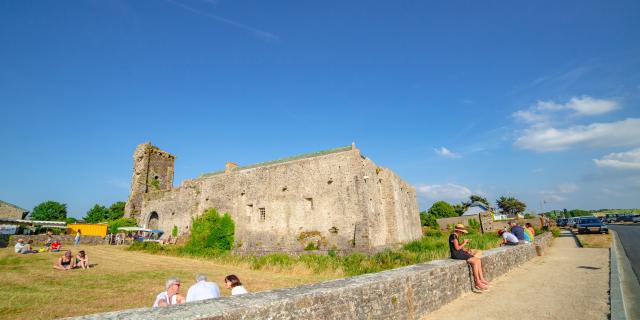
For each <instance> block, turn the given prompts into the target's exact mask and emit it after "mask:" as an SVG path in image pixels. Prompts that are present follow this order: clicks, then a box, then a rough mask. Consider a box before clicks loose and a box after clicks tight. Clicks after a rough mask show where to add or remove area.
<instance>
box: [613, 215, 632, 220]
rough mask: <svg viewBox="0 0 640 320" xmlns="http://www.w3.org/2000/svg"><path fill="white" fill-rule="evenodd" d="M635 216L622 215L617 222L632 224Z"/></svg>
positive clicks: (617, 218)
mask: <svg viewBox="0 0 640 320" xmlns="http://www.w3.org/2000/svg"><path fill="white" fill-rule="evenodd" d="M632 221H633V215H632V214H620V215H618V216H617V217H616V222H632Z"/></svg>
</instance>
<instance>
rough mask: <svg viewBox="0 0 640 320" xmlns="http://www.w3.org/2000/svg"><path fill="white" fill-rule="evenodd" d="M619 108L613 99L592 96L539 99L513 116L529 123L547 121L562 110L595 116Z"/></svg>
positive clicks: (572, 113) (576, 114)
mask: <svg viewBox="0 0 640 320" xmlns="http://www.w3.org/2000/svg"><path fill="white" fill-rule="evenodd" d="M618 108H619V103H618V102H617V101H615V100H611V99H596V98H592V97H590V96H581V97H573V98H571V99H569V101H567V102H565V103H558V102H555V101H538V102H536V103H535V104H534V105H533V106H531V107H529V108H527V109H525V110H518V111H516V112H514V113H513V114H512V116H513V117H514V118H516V119H518V120H521V121H523V122H527V123H536V124H541V123H547V122H550V120H552V119H554V118H556V117H557V116H556V114H557V113H558V112H560V111H565V112H566V111H568V112H570V113H571V114H570V115H571V116H594V115H599V114H604V113H608V112H611V111H614V110H616V109H618Z"/></svg>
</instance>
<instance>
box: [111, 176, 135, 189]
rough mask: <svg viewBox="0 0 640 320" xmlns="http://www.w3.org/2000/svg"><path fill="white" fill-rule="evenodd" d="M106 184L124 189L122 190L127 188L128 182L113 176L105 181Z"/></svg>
mask: <svg viewBox="0 0 640 320" xmlns="http://www.w3.org/2000/svg"><path fill="white" fill-rule="evenodd" d="M107 184H109V185H110V186H112V187H116V188H118V189H124V190H129V187H130V185H129V182H127V181H125V180H122V179H118V178H114V179H110V180H109V181H107Z"/></svg>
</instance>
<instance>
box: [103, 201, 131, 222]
mask: <svg viewBox="0 0 640 320" xmlns="http://www.w3.org/2000/svg"><path fill="white" fill-rule="evenodd" d="M126 204H127V203H126V202H124V201H118V202H114V203H113V204H112V205H111V206H110V207H109V217H108V218H107V219H108V220H117V219H120V218H122V217H124V207H125V205H126Z"/></svg>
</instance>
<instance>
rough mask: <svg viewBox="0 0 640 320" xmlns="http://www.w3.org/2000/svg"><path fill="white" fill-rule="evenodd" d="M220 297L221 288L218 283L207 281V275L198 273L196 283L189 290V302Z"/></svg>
mask: <svg viewBox="0 0 640 320" xmlns="http://www.w3.org/2000/svg"><path fill="white" fill-rule="evenodd" d="M218 297H220V288H219V287H218V285H217V284H215V283H213V282H209V281H207V276H206V275H204V274H201V273H200V274H198V275H197V276H196V284H194V285H192V286H191V288H189V291H188V292H187V302H192V301H199V300H207V299H215V298H218Z"/></svg>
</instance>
